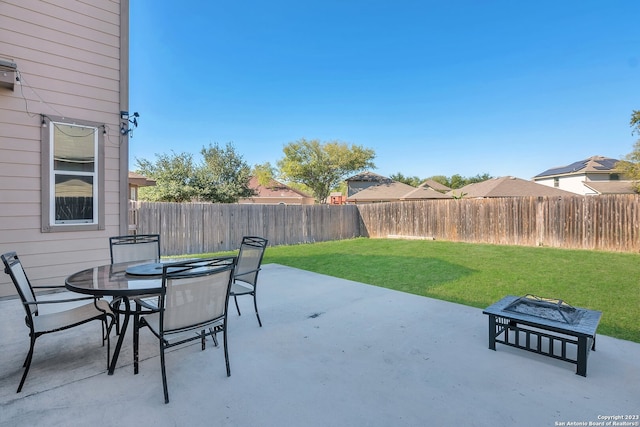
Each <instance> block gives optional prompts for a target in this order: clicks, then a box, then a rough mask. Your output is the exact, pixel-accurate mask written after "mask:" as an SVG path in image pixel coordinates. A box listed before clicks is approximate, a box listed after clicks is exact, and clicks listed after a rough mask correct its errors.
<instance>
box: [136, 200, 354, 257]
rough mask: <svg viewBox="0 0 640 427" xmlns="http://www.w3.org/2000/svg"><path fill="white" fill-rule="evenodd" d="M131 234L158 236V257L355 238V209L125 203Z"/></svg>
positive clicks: (339, 207)
mask: <svg viewBox="0 0 640 427" xmlns="http://www.w3.org/2000/svg"><path fill="white" fill-rule="evenodd" d="M131 209H133V210H134V212H136V213H135V214H133V215H130V218H131V217H135V218H137V221H138V223H137V224H135V227H133V228H134V229H135V232H136V233H138V234H146V233H159V234H160V236H161V245H162V248H161V251H162V254H163V255H180V254H189V253H208V252H218V251H227V250H235V249H237V248H238V247H239V246H240V241H241V240H242V236H262V237H265V238H266V239H268V240H269V245H274V246H275V245H291V244H297V243H310V242H321V241H327V240H342V239H351V238H354V237H359V236H360V235H361V232H360V222H359V220H358V209H357V207H356V206H332V205H241V204H211V203H151V202H131Z"/></svg>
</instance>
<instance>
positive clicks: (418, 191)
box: [400, 185, 453, 200]
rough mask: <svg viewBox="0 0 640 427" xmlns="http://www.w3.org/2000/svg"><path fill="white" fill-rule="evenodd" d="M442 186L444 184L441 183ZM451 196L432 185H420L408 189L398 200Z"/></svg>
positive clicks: (446, 197) (447, 197)
mask: <svg viewBox="0 0 640 427" xmlns="http://www.w3.org/2000/svg"><path fill="white" fill-rule="evenodd" d="M443 187H444V185H443ZM451 198H453V196H451V195H450V194H444V193H441V192H439V191H436V190H435V189H434V188H432V187H427V186H422V185H421V186H420V187H418V188H414V189H413V190H411V191H409V192H408V193H407V194H405V195H404V196H402V197H400V200H428V199H451Z"/></svg>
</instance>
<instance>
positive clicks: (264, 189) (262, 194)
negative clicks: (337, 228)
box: [240, 177, 314, 204]
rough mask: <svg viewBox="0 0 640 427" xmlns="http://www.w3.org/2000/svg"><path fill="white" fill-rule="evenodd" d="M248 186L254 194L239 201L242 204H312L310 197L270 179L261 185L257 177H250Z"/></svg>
mask: <svg viewBox="0 0 640 427" xmlns="http://www.w3.org/2000/svg"><path fill="white" fill-rule="evenodd" d="M248 186H249V188H251V189H252V190H254V191H255V193H256V194H255V195H254V196H252V197H246V198H243V199H241V200H240V203H242V201H243V200H244V201H245V202H246V201H251V202H253V203H300V204H313V203H314V198H313V197H312V196H309V195H308V194H305V193H303V192H302V191H299V190H296V189H294V188H291V187H289V186H288V185H285V184H283V183H281V182H278V181H276V180H275V179H271V180H270V181H269V183H268V184H267V185H261V184H260V183H259V182H258V178H257V177H251V179H249V185H248Z"/></svg>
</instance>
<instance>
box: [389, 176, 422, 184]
mask: <svg viewBox="0 0 640 427" xmlns="http://www.w3.org/2000/svg"><path fill="white" fill-rule="evenodd" d="M389 178H391V179H392V180H394V181H397V182H402V183H404V184H407V185H410V186H412V187H417V186H419V185H420V184H422V182H423V181H424V179H420V178H419V177H417V176H404V175H403V174H402V173H400V172H398V173H394V174H393V175H391V176H389Z"/></svg>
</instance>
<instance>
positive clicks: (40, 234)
mask: <svg viewBox="0 0 640 427" xmlns="http://www.w3.org/2000/svg"><path fill="white" fill-rule="evenodd" d="M128 10H129V3H128V0H83V1H78V0H57V1H55V2H45V1H40V0H3V1H2V2H0V58H1V59H5V60H9V61H12V62H15V63H16V64H17V68H18V73H17V75H18V76H19V77H20V82H19V83H20V84H16V85H15V86H14V90H10V89H8V88H3V87H0V253H5V252H9V251H16V252H17V253H18V255H19V256H20V258H21V260H22V263H23V265H24V267H25V270H26V272H27V275H28V276H29V278H30V280H31V281H32V283H33V284H64V279H65V277H67V276H68V275H69V274H72V273H74V272H76V271H78V270H80V269H83V268H86V267H89V266H93V265H96V264H100V263H107V262H109V247H108V237H109V236H112V235H117V234H125V233H122V230H125V232H126V229H127V224H126V223H127V219H126V218H127V217H126V213H127V203H126V200H127V197H128V194H127V191H128V190H127V189H128V186H127V181H126V179H127V178H126V177H127V172H128V171H127V169H128V154H127V153H128V140H127V137H126V136H124V137H123V136H121V135H120V132H119V128H120V111H122V110H124V111H127V110H128V101H127V99H128V77H127V75H128V49H127V48H126V46H127V45H128ZM123 23H124V25H123ZM123 46H124V48H123ZM42 115H46V116H56V117H64V118H67V119H73V120H81V121H90V122H96V123H101V124H104V131H105V132H106V134H105V135H104V176H103V177H100V178H98V183H99V187H98V190H99V191H101V192H104V222H103V224H102V225H101V228H100V229H94V230H84V231H58V232H46V231H43V227H42V218H41V215H42V212H43V211H44V209H43V206H42V201H41V192H42V191H43V189H42V188H41V178H42V176H41V174H42V170H43V165H42V161H41V153H42V139H41V129H42V126H41V122H42V120H43V119H42ZM100 131H101V132H102V129H101V130H100ZM122 176H124V177H125V178H124V182H122ZM123 188H124V191H123ZM123 212H124V217H122V214H123ZM121 218H124V219H121ZM15 293H16V291H15V288H14V286H13V284H12V283H11V281H10V279H9V276H8V275H5V274H0V297H1V296H7V295H15Z"/></svg>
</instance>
